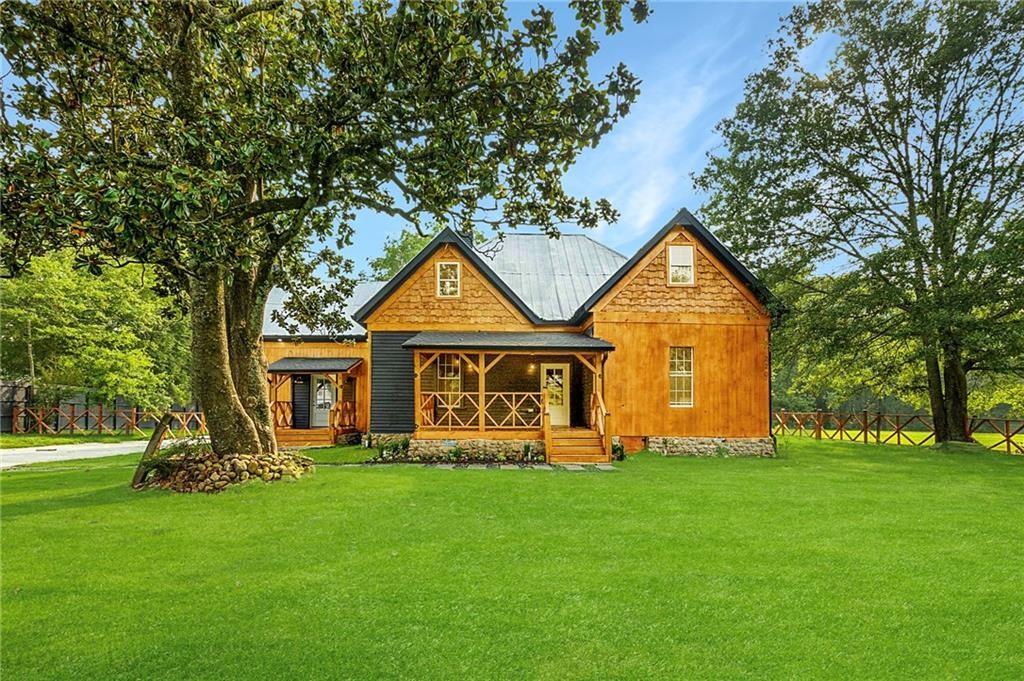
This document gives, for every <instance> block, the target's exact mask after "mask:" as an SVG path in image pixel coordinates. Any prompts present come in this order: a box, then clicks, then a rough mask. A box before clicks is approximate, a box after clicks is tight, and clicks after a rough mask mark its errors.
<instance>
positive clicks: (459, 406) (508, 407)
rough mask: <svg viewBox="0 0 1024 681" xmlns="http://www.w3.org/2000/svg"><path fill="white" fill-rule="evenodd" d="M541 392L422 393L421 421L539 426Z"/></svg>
mask: <svg viewBox="0 0 1024 681" xmlns="http://www.w3.org/2000/svg"><path fill="white" fill-rule="evenodd" d="M541 400H542V398H541V393H539V392H535V393H534V392H493V393H490V392H489V393H484V395H483V404H482V411H481V399H480V393H466V392H459V393H422V394H421V395H420V405H419V406H420V425H421V427H424V428H443V429H446V430H471V429H479V427H480V417H481V413H482V414H483V425H484V430H516V429H518V430H530V429H535V428H540V427H541V412H542V409H541Z"/></svg>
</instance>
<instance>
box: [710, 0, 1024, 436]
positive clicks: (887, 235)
mask: <svg viewBox="0 0 1024 681" xmlns="http://www.w3.org/2000/svg"><path fill="white" fill-rule="evenodd" d="M821 42H824V47H825V48H826V49H827V48H829V47H830V46H836V47H835V54H834V56H833V57H832V58H831V59H830V60H829V62H828V64H827V65H826V66H824V67H823V68H821V69H816V68H814V64H808V61H809V59H808V56H809V55H811V54H813V53H814V51H815V48H816V47H822V45H820V44H819V43H821ZM1022 45H1024V5H1022V4H1021V3H1019V2H1018V3H1002V4H997V3H942V2H932V1H926V2H917V1H916V0H896V1H894V2H887V3H864V2H850V3H844V2H833V1H831V0H826V1H825V2H818V3H814V4H811V5H807V6H801V7H798V8H797V9H795V10H794V11H793V13H792V14H791V15H790V16H789V17H788V18H786V19H785V20H784V22H783V29H782V32H781V34H780V36H779V37H778V38H777V39H776V40H774V41H773V42H772V43H771V60H770V63H769V64H768V66H767V67H765V68H764V70H762V71H760V72H758V73H755V74H753V75H752V76H750V77H749V78H748V80H747V83H746V92H745V96H744V99H743V101H742V102H741V103H740V104H739V106H738V107H737V109H736V113H735V115H733V116H732V117H731V118H728V119H726V120H724V121H723V122H722V123H721V124H720V125H719V130H720V132H721V134H722V136H723V138H724V142H725V144H724V149H723V150H722V153H715V154H713V155H712V156H711V158H710V162H709V165H708V167H707V169H706V170H705V171H704V172H703V174H701V175H700V176H699V177H698V178H697V181H698V185H700V186H701V187H702V188H704V189H705V190H707V191H708V192H709V194H710V200H709V202H708V204H707V205H706V206H705V209H704V215H705V217H706V218H707V219H708V220H709V221H710V222H711V223H713V224H714V225H716V226H717V227H718V229H719V230H720V232H721V234H722V235H723V236H725V237H726V238H727V239H728V240H729V241H730V243H731V244H733V245H734V246H735V247H736V248H737V250H738V251H740V252H742V253H743V254H744V255H746V257H747V258H748V259H749V260H751V261H752V262H753V263H754V264H755V265H757V266H759V268H760V270H761V272H762V273H763V274H764V276H765V278H766V280H767V281H769V282H771V283H773V284H774V285H775V287H776V288H777V289H778V290H785V291H786V292H787V293H788V294H790V295H788V296H787V297H788V299H789V300H788V302H789V303H790V315H789V322H788V325H787V327H786V328H784V329H783V331H782V332H781V333H780V334H778V337H779V338H780V339H781V340H783V341H784V346H786V347H784V348H783V349H784V350H788V351H790V352H791V353H794V354H796V355H798V356H801V355H802V356H803V358H804V362H803V363H804V365H806V366H809V367H811V368H822V367H824V368H826V369H827V371H828V372H830V373H835V372H850V373H856V374H859V375H862V376H865V377H874V379H875V380H876V382H878V383H882V384H883V385H884V384H886V383H888V385H889V386H890V388H889V389H890V390H892V389H894V388H902V389H910V390H913V391H917V393H918V394H927V396H928V402H929V403H930V405H931V411H932V415H933V417H934V420H935V433H936V440H937V441H940V442H941V441H945V440H950V439H952V440H963V439H966V438H967V432H966V422H967V405H968V387H969V385H970V382H969V378H970V377H971V376H972V375H977V376H978V377H979V378H978V381H977V382H979V383H981V384H992V383H993V381H994V382H995V383H996V384H998V383H1000V381H1005V380H1012V376H1013V372H1018V375H1020V374H1021V373H1024V257H1022V255H1024V49H1022V47H1021V46H1022ZM1008 377H1010V378H1009V379H1008ZM1018 380H1019V379H1018ZM896 382H899V383H900V384H901V385H900V386H894V385H893V384H894V383H896ZM897 391H898V390H897Z"/></svg>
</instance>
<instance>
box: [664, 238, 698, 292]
mask: <svg viewBox="0 0 1024 681" xmlns="http://www.w3.org/2000/svg"><path fill="white" fill-rule="evenodd" d="M668 285H669V286H693V246H669V247H668Z"/></svg>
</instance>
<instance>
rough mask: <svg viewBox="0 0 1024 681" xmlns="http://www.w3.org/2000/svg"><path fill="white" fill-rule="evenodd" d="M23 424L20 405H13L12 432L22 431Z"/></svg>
mask: <svg viewBox="0 0 1024 681" xmlns="http://www.w3.org/2000/svg"><path fill="white" fill-rule="evenodd" d="M22 426H23V424H22V422H21V407H19V406H18V405H13V406H12V407H11V432H12V433H20V432H22Z"/></svg>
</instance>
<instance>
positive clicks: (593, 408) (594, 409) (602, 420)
mask: <svg viewBox="0 0 1024 681" xmlns="http://www.w3.org/2000/svg"><path fill="white" fill-rule="evenodd" d="M610 418H611V414H610V413H608V409H607V407H605V406H604V398H603V397H601V393H599V392H595V393H591V395H590V427H591V428H593V429H595V430H596V431H597V434H598V435H599V436H600V437H601V445H602V446H603V447H604V453H605V455H606V456H609V455H611V453H612V434H611V429H610V428H609V424H608V420H609V419H610Z"/></svg>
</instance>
